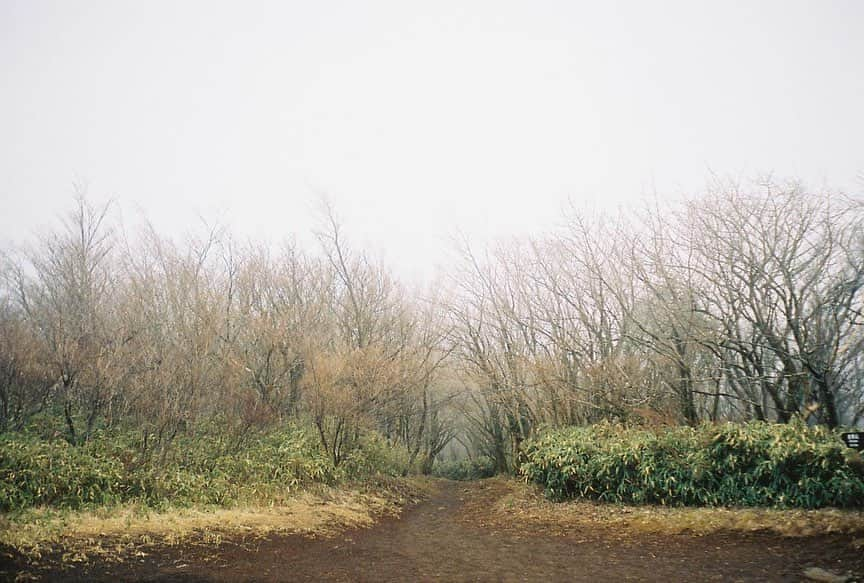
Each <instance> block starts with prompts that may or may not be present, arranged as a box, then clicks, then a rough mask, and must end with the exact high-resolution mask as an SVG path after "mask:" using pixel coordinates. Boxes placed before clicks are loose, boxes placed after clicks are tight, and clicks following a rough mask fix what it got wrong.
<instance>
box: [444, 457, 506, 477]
mask: <svg viewBox="0 0 864 583" xmlns="http://www.w3.org/2000/svg"><path fill="white" fill-rule="evenodd" d="M432 474H433V475H435V476H438V477H439V478H448V479H450V480H481V479H483V478H491V477H492V476H494V475H495V460H493V459H492V458H490V457H479V458H477V459H473V460H469V459H461V460H457V461H447V462H443V463H439V464H436V465H435V469H434V470H433V471H432Z"/></svg>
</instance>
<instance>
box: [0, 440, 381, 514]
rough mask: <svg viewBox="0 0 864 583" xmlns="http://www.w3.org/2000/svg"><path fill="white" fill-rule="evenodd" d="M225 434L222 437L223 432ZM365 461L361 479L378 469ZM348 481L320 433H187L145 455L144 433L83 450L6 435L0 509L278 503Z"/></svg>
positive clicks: (0, 456) (0, 452) (1, 444)
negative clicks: (230, 437) (242, 436)
mask: <svg viewBox="0 0 864 583" xmlns="http://www.w3.org/2000/svg"><path fill="white" fill-rule="evenodd" d="M223 433H224V432H223ZM375 463H376V462H375V460H371V461H369V460H367V461H366V462H365V465H362V466H358V467H357V468H356V470H355V473H356V475H360V474H362V472H363V471H365V470H367V469H368V468H370V467H373V466H374V465H375ZM339 479H342V476H341V475H340V474H339V472H337V471H336V470H335V469H334V468H333V466H332V463H331V462H330V461H329V458H328V457H327V456H326V455H324V454H322V452H321V451H320V449H319V447H318V444H317V441H316V439H315V436H314V435H313V434H312V433H311V432H309V431H307V430H305V429H304V428H301V427H296V426H288V427H284V428H281V429H279V430H276V431H271V432H269V433H265V434H261V435H258V436H255V437H252V438H250V439H247V440H246V441H245V442H244V443H243V444H242V445H234V446H231V445H230V444H228V443H226V441H225V438H224V435H222V434H220V433H219V432H218V428H215V427H213V428H210V430H209V431H208V430H203V431H199V432H198V433H196V434H194V435H189V436H181V437H178V438H177V440H176V441H175V443H174V445H173V447H172V448H171V450H169V451H168V452H167V453H163V454H160V453H158V452H153V451H147V452H142V448H141V439H140V434H138V433H128V432H127V433H123V432H97V433H96V434H95V435H94V436H93V438H92V439H91V440H90V441H89V442H87V443H86V444H83V445H81V446H78V447H75V446H71V445H69V444H68V443H67V442H66V441H65V440H62V438H56V439H53V440H47V439H42V438H40V437H37V436H34V435H27V434H6V435H3V436H0V511H5V512H8V511H13V510H21V509H24V508H28V507H32V506H40V505H44V506H52V507H56V508H82V507H96V506H104V505H110V504H115V503H121V502H131V501H135V502H139V503H142V504H144V505H146V506H149V507H164V506H189V505H193V504H216V505H231V504H236V503H240V502H256V503H265V502H269V503H273V502H276V501H278V500H279V499H280V498H283V497H285V496H287V495H289V494H290V493H291V492H292V491H294V490H296V489H298V488H302V487H304V486H308V485H310V484H315V483H334V482H336V481H337V480H339Z"/></svg>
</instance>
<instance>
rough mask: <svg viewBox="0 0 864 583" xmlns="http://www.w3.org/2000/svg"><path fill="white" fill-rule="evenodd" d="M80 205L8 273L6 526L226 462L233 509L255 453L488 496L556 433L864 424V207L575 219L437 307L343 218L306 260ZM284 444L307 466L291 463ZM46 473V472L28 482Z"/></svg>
mask: <svg viewBox="0 0 864 583" xmlns="http://www.w3.org/2000/svg"><path fill="white" fill-rule="evenodd" d="M70 206H71V208H70V209H69V210H68V212H67V213H66V214H65V215H64V216H63V218H62V223H61V225H60V226H59V227H58V228H56V229H53V230H49V231H45V232H40V233H38V234H37V235H36V236H35V238H34V239H33V240H32V241H29V242H21V243H20V244H19V245H16V246H14V247H13V248H8V249H5V250H4V252H3V255H2V263H0V266H2V279H0V286H2V287H0V435H2V437H0V439H2V440H3V443H4V449H5V451H4V453H3V454H2V457H3V464H2V465H3V470H0V471H4V472H6V474H5V476H6V477H5V478H4V494H3V498H2V499H0V506H2V507H3V508H5V509H14V508H20V507H26V506H29V505H33V504H37V503H51V502H52V501H56V500H61V499H62V500H67V501H68V500H72V502H70V504H72V505H73V506H74V505H78V504H84V503H87V502H88V501H90V502H96V501H105V500H124V499H127V498H134V497H140V496H145V497H146V496H155V497H156V498H159V496H158V495H157V494H156V492H158V491H160V488H161V489H162V491H164V492H163V494H164V496H163V497H164V498H166V499H176V498H177V497H178V492H179V491H180V490H181V489H182V488H181V487H180V486H179V485H175V486H168V485H166V483H165V481H164V479H162V478H159V476H158V474H159V471H158V468H160V467H162V468H164V467H173V466H171V464H172V463H175V464H180V465H181V466H182V467H183V468H186V470H189V471H190V472H191V473H190V476H193V474H194V475H199V474H200V472H201V471H203V470H202V468H207V471H208V472H211V474H212V472H214V471H216V470H214V468H218V467H222V466H220V464H219V463H216V461H215V460H223V462H224V464H226V466H231V468H233V469H224V468H223V469H224V471H225V476H228V478H226V480H227V481H225V483H224V484H223V486H224V488H223V489H222V490H220V489H219V487H218V484H217V486H213V485H212V484H213V483H214V482H213V476H212V475H211V476H210V478H209V479H208V480H204V482H207V483H208V484H210V486H208V487H209V488H210V489H211V490H213V492H211V493H209V494H207V495H206V496H203V498H202V499H203V500H205V501H209V502H212V501H217V502H218V501H219V500H220V499H222V498H224V497H225V496H226V494H225V492H226V491H235V490H236V491H237V492H239V490H242V487H241V486H240V485H238V483H239V482H243V481H246V482H248V481H249V475H248V474H247V473H243V472H247V471H253V470H248V468H247V470H243V472H241V471H240V470H238V469H237V468H234V466H233V465H232V464H235V465H236V459H237V457H238V455H239V454H238V452H245V453H243V456H246V458H248V457H249V456H250V455H251V454H250V453H249V452H254V451H258V452H259V456H258V458H259V463H256V464H253V465H254V466H255V468H256V469H255V470H254V471H255V472H259V473H260V472H264V473H266V474H267V475H266V476H259V478H260V479H259V480H258V481H259V482H261V483H265V482H266V483H268V484H272V483H273V482H279V481H284V478H285V476H286V475H289V474H290V476H291V480H293V482H291V483H294V484H297V483H301V482H302V481H303V480H306V479H309V480H314V479H317V478H315V476H318V478H320V479H322V480H323V479H324V476H331V477H333V476H337V475H339V476H341V475H346V476H347V475H349V474H350V475H359V474H362V473H363V472H364V471H367V470H368V469H369V468H373V467H374V468H378V469H381V468H386V471H387V472H389V473H390V474H392V475H394V476H396V475H403V474H407V473H420V474H430V473H433V472H438V473H444V474H448V473H450V474H453V475H454V476H455V475H457V474H458V475H466V476H470V475H473V474H477V475H491V474H494V473H517V472H518V471H519V464H520V462H521V461H524V455H525V450H526V448H525V447H524V446H523V444H524V443H526V441H529V440H532V438H535V437H536V436H538V435H540V434H542V433H543V432H547V431H550V430H554V429H555V428H567V427H575V426H580V427H586V426H592V425H595V424H597V423H601V422H608V423H613V424H621V425H622V426H635V427H675V426H690V427H694V428H696V427H699V426H702V425H704V424H706V423H707V424H718V423H722V422H736V423H743V422H748V421H764V422H770V423H779V424H788V423H790V422H794V423H798V424H800V425H801V426H802V427H806V426H824V427H826V428H828V429H829V430H830V429H833V428H837V427H854V426H856V425H857V426H860V424H861V422H862V419H864V292H862V286H864V203H862V201H861V200H860V199H856V198H854V197H848V196H845V195H842V194H838V193H825V192H814V191H811V190H808V189H807V188H805V187H804V186H802V185H800V184H798V183H795V182H788V183H778V182H776V181H761V182H755V183H751V184H748V185H747V186H746V187H743V186H741V185H739V184H735V183H731V182H717V183H715V184H714V186H713V187H712V188H710V189H708V190H707V191H706V192H705V193H703V194H701V195H699V196H696V197H692V198H688V199H685V200H682V201H680V202H678V203H676V204H674V205H668V204H666V205H661V204H660V203H658V202H656V201H655V202H653V203H652V202H651V201H646V203H645V204H644V205H642V206H641V207H640V208H638V209H631V210H627V211H623V212H621V213H619V214H617V215H609V214H607V215H592V214H589V213H584V212H579V211H578V210H577V209H576V208H575V207H572V208H570V209H569V210H568V211H567V212H566V213H565V214H564V217H563V219H562V222H561V225H560V227H559V228H558V229H557V230H555V231H554V232H549V233H544V234H538V235H537V236H535V237H532V238H526V239H512V240H507V241H501V242H499V243H497V244H496V245H494V246H491V247H486V248H482V249H479V248H475V247H474V246H472V245H471V244H470V243H469V242H467V241H464V240H459V241H457V242H456V243H454V253H455V254H456V255H457V256H458V258H459V259H458V260H457V261H455V262H454V264H453V265H452V266H451V269H450V270H449V272H448V273H445V274H443V275H442V277H441V280H440V281H436V282H435V283H434V284H433V285H431V286H429V287H428V288H427V289H426V290H424V289H420V288H419V287H418V286H413V287H412V286H411V285H408V284H406V283H405V282H402V281H399V279H398V278H397V277H396V276H395V275H394V273H393V272H392V271H391V270H390V269H388V268H387V266H386V265H384V264H383V263H382V262H381V261H379V260H378V259H376V258H375V257H373V256H371V255H370V254H368V253H366V252H364V251H363V250H362V249H358V248H357V247H356V246H354V245H353V244H352V243H351V239H350V236H349V235H348V234H347V232H348V230H349V229H348V226H346V225H343V224H342V223H341V221H340V220H339V218H338V214H337V209H334V208H332V207H331V206H330V205H329V204H328V203H327V202H326V201H322V202H321V205H320V207H321V210H320V219H321V220H320V228H319V229H318V230H317V231H316V233H315V236H316V239H317V242H318V245H317V247H315V248H308V249H306V248H301V247H300V246H299V245H297V244H296V243H292V242H291V240H292V239H291V237H290V235H291V234H290V233H289V234H286V243H284V244H282V245H281V246H278V247H276V246H267V245H264V244H261V243H259V242H256V241H248V240H239V239H238V238H236V237H235V236H233V235H232V233H231V232H230V231H229V230H228V229H225V228H222V227H219V226H215V227H213V226H208V227H205V228H202V229H198V232H197V233H195V234H190V235H188V236H186V237H185V238H171V237H166V236H164V235H162V234H160V233H158V232H156V230H155V229H154V228H153V227H150V226H145V227H143V228H138V229H136V230H131V229H128V228H127V227H125V226H124V225H123V224H122V222H121V221H119V220H118V217H117V213H115V208H114V206H113V205H112V204H111V203H104V204H97V203H94V202H93V201H91V200H90V199H88V198H87V197H86V196H84V194H83V193H79V194H78V196H77V197H76V198H75V199H74V202H73V204H72V205H70ZM274 436H282V437H284V440H285V441H279V439H276V438H274ZM274 439H276V441H275V442H274V441H273V440H274ZM268 440H270V441H269V442H268ZM264 443H271V445H272V447H270V449H267V450H266V451H267V452H270V453H266V452H265V453H262V451H263V450H261V449H260V448H262V447H264V445H262V444H264ZM273 443H275V444H276V445H273ZM285 443H289V444H290V447H288V449H289V450H291V451H294V452H295V453H296V456H295V457H296V459H295V458H292V459H295V462H296V463H295V462H292V463H293V464H294V465H291V468H293V469H291V470H290V471H287V470H285V469H284V467H283V466H279V467H275V466H274V467H271V466H273V465H274V463H275V462H274V456H276V457H278V456H277V454H274V453H273V452H274V451H279V452H282V454H279V455H283V454H284V452H285V451H287V450H286V449H285V447H287V446H284V444H285ZM107 444H110V445H111V446H112V447H113V448H114V449H113V450H111V451H110V452H109V451H108V449H110V448H108V445H107ZM280 444H281V445H280ZM283 446H284V447H283ZM16 448H18V449H16ZM46 448H47V449H46ZM88 448H89V449H88ZM94 448H95V449H94ZM106 448H107V449H106ZM124 448H125V449H124ZM256 448H258V449H257V450H256ZM280 448H281V449H280ZM292 448H293V449H292ZM16 451H17V452H19V453H18V454H15V453H14V452H16ZM86 451H90V452H91V453H92V452H94V451H95V452H96V453H92V455H95V456H96V458H93V459H97V458H98V460H99V461H98V463H97V462H93V460H92V459H91V460H90V461H89V462H87V463H90V464H93V463H95V464H96V466H99V464H100V463H105V464H108V466H105V467H102V466H99V467H100V468H102V469H100V470H98V471H96V470H94V472H95V473H96V474H98V476H97V478H98V479H97V478H93V477H92V476H91V477H90V478H87V480H85V481H87V483H91V488H90V490H88V491H89V492H90V493H89V494H81V493H80V491H77V490H76V492H77V494H75V495H72V496H71V498H69V496H67V494H68V493H67V494H62V491H63V488H64V487H66V486H64V485H63V484H67V485H68V484H70V483H73V482H75V480H71V482H70V479H69V476H68V475H67V476H66V477H65V478H64V477H62V472H60V473H58V470H57V467H59V466H57V464H59V462H58V461H57V460H58V459H60V458H63V457H64V456H67V457H68V458H69V459H68V464H69V468H72V469H69V471H73V469H74V466H76V464H80V463H83V462H80V460H79V461H78V462H76V461H75V460H77V459H79V458H78V457H76V456H78V455H79V454H78V453H76V452H86ZM34 452H42V455H43V458H44V459H46V460H49V461H46V462H44V463H46V464H48V466H44V467H42V470H41V471H42V474H40V473H39V471H40V470H38V469H37V468H35V467H31V468H30V469H29V470H28V471H29V472H30V474H29V475H30V476H31V478H29V479H25V478H22V476H24V475H25V474H27V472H23V473H22V468H23V467H24V466H27V465H28V464H31V463H36V462H32V461H27V460H33V459H37V458H39V456H38V455H36V453H34ZM46 452H47V453H46ZM52 452H53V453H52ZM112 452H113V453H112ZM124 452H125V453H124ZM298 452H299V453H298ZM16 455H18V456H19V457H17V458H16ZM81 455H84V454H81ZM88 455H90V454H88ZM196 455H197V456H198V460H197V461H194V462H193V461H190V460H191V457H194V456H196ZM285 455H287V454H285ZM292 455H293V454H292ZM243 456H240V457H243ZM304 456H305V457H304ZM253 457H254V455H253ZM289 457H290V456H289ZM39 459H41V458H39ZM52 459H53V460H54V462H53V463H54V464H55V466H56V467H55V468H54V469H53V470H50V471H49V470H48V467H49V466H50V464H51V463H52V462H50V460H52ZM64 459H66V458H64ZM80 459H83V458H80ZM88 459H90V458H88ZM298 459H302V460H304V461H303V464H306V465H303V464H300V465H298V464H299V463H300V462H297V461H296V460H298ZM184 460H185V461H184ZM310 460H312V461H310ZM313 462H314V463H313ZM111 464H115V465H116V467H115V465H111ZM166 464H167V465H166ZM196 464H197V465H196ZM268 464H269V465H268ZM248 465H249V464H247V466H248ZM275 465H276V466H278V465H279V464H275ZM289 465H290V464H289ZM193 466H194V467H196V468H198V470H196V471H198V474H195V472H194V471H192V470H190V469H189V468H191V467H193ZM27 467H29V466H27ZM40 467H41V466H40ZM94 467H95V466H94ZM16 468H17V471H18V476H19V478H18V479H11V478H10V477H9V476H10V475H12V474H14V473H15V471H16ZM106 468H107V469H106ZM111 468H114V469H111ZM118 468H119V469H118ZM141 468H145V469H146V472H147V478H146V479H144V478H142V477H141V476H140V475H138V474H135V476H137V477H135V478H134V479H132V478H128V476H127V478H128V479H127V478H124V479H123V480H126V481H125V482H123V480H120V482H123V485H118V484H119V482H118V479H117V478H116V476H117V475H120V474H122V473H123V472H124V471H130V472H131V471H133V470H134V471H140V470H141ZM261 468H264V469H263V470H261ZM267 468H269V469H267ZM280 468H282V469H280ZM364 468H365V469H364ZM74 471H76V472H77V471H80V468H78V469H74ZM286 471H287V473H286ZM10 472H11V474H10ZM100 472H101V473H100ZM112 472H113V473H112ZM232 472H233V473H232ZM238 472H240V473H238ZM267 472H269V473H267ZM253 473H254V472H253ZM48 474H52V475H48ZM37 475H42V478H44V482H45V483H44V484H42V483H41V482H39V479H36V476H37ZM76 475H77V474H76ZM130 475H131V474H130ZM175 475H176V473H175ZM240 475H242V476H245V477H244V478H243V479H242V480H241V479H237V476H240ZM256 475H257V474H256ZM52 476H53V477H52ZM99 476H101V477H99ZM106 476H107V477H106ZM112 476H114V477H113V478H112ZM230 476H234V478H230ZM42 478H40V479H42ZM189 479H190V480H193V481H194V480H195V479H198V480H199V482H200V481H201V480H202V479H201V478H200V477H199V478H193V477H190V478H189ZM333 479H335V478H333ZM28 480H29V481H28ZM94 480H95V481H94ZM100 480H101V481H100ZM148 480H149V481H148ZM160 480H161V481H160ZM253 481H254V480H253ZM289 481H290V480H289ZM37 483H38V485H35V484H37ZM256 483H257V482H256ZM28 484H29V485H28ZM52 484H53V485H52ZM232 484H233V485H232ZM200 488H204V486H203V485H201V486H200ZM200 488H199V489H200ZM232 488H233V490H232ZM191 489H192V490H195V488H191ZM205 489H206V488H205ZM78 490H80V488H79V489H78ZM52 492H53V493H52ZM148 492H149V494H148ZM237 492H235V494H236V495H238V496H239V495H240V494H239V493H237ZM64 496H65V498H64ZM189 499H190V501H195V500H198V498H196V497H195V496H191V497H190V498H189Z"/></svg>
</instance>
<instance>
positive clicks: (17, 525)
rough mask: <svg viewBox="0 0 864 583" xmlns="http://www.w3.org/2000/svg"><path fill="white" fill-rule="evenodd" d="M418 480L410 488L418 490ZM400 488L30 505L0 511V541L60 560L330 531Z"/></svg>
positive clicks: (369, 518) (389, 503) (361, 521)
mask: <svg viewBox="0 0 864 583" xmlns="http://www.w3.org/2000/svg"><path fill="white" fill-rule="evenodd" d="M421 490H422V486H420V485H418V486H417V487H416V488H415V494H416V492H419V491H421ZM404 502H405V499H404V493H401V494H399V493H395V492H389V491H382V492H381V493H375V494H370V493H364V492H359V491H343V490H335V489H333V490H321V491H319V492H316V493H309V492H307V493H303V494H299V495H298V496H297V497H295V498H293V499H291V500H287V501H285V502H284V503H282V504H280V505H278V506H268V507H255V506H245V507H235V508H192V509H171V510H169V511H163V512H155V511H153V510H148V509H145V508H142V507H140V506H132V505H127V506H121V507H114V508H110V509H100V510H96V511H86V512H65V513H61V512H58V511H54V510H50V509H33V510H30V511H27V512H25V513H23V514H21V515H18V516H15V517H14V518H9V517H0V544H5V545H9V546H12V547H14V548H16V549H18V550H19V551H21V552H23V553H25V554H27V555H28V556H30V557H31V558H32V559H38V558H39V557H40V556H41V555H42V554H43V553H44V552H45V550H46V549H48V548H58V547H59V548H62V549H63V550H64V552H65V553H66V557H64V558H65V559H66V560H70V561H76V560H86V559H87V555H101V556H103V557H106V558H110V557H111V556H118V557H119V556H120V555H123V554H126V555H128V554H129V553H130V552H131V553H133V554H135V553H142V552H144V550H145V549H146V547H149V546H151V545H176V544H181V543H184V544H186V543H189V544H195V543H198V542H200V543H204V544H214V543H219V542H221V541H222V540H223V539H231V540H249V539H255V538H262V537H266V536H269V535H273V534H291V533H299V534H304V535H307V536H328V535H331V534H333V533H335V532H338V531H339V530H342V529H345V528H349V527H363V526H369V525H371V524H372V523H373V522H374V520H375V518H376V517H377V516H380V515H383V514H393V513H398V512H399V509H400V507H401V505H402V504H404Z"/></svg>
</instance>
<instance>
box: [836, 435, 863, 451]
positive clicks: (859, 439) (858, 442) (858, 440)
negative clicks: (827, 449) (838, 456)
mask: <svg viewBox="0 0 864 583" xmlns="http://www.w3.org/2000/svg"><path fill="white" fill-rule="evenodd" d="M840 437H841V438H842V439H843V443H845V444H846V446H847V447H851V448H854V449H857V450H858V451H861V450H864V431H857V432H855V433H844V434H843V435H841V436H840Z"/></svg>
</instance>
